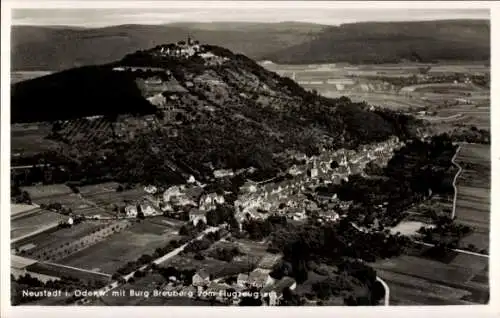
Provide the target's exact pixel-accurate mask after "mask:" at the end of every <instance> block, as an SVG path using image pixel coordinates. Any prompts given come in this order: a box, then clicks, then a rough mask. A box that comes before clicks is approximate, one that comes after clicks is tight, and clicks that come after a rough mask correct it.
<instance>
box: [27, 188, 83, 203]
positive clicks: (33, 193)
mask: <svg viewBox="0 0 500 318" xmlns="http://www.w3.org/2000/svg"><path fill="white" fill-rule="evenodd" d="M21 190H23V191H26V192H28V194H29V195H30V198H31V200H33V201H34V202H36V201H37V200H38V199H42V198H47V197H54V196H63V195H69V194H72V193H73V191H72V190H71V189H70V188H69V187H68V186H66V185H64V184H51V185H37V186H29V187H21Z"/></svg>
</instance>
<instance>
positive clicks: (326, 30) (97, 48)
mask: <svg viewBox="0 0 500 318" xmlns="http://www.w3.org/2000/svg"><path fill="white" fill-rule="evenodd" d="M188 34H189V35H191V36H193V37H194V38H196V39H198V40H200V41H201V42H202V43H211V44H214V45H220V46H224V47H226V48H228V49H230V50H232V51H233V52H236V53H243V54H245V55H246V56H248V57H250V58H252V59H255V60H263V59H266V60H272V61H274V62H277V63H293V64H300V63H323V62H350V63H383V62H391V63H392V62H400V61H405V60H410V61H423V62H432V61H435V60H465V61H469V60H488V59H489V57H490V23H489V21H488V20H443V21H425V22H380V23H379V22H369V23H352V24H344V25H340V26H338V27H332V26H325V25H318V24H311V23H299V22H282V23H246V22H241V23H240V22H224V23H174V24H167V25H119V26H112V27H105V28H93V29H90V28H74V27H60V26H58V27H45V26H44V27H42V26H13V28H12V50H11V58H12V69H13V70H24V71H27V70H37V71H43V70H50V71H58V70H63V69H68V68H72V67H78V66H84V65H94V64H103V63H108V62H112V61H116V60H118V59H120V58H121V57H122V56H124V55H126V54H129V53H133V52H135V51H137V50H139V49H141V48H144V47H153V46H155V45H158V44H160V43H168V42H176V41H178V40H181V39H183V38H185V37H186V36H187V35H188Z"/></svg>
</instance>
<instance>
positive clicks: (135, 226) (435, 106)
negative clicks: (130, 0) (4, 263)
mask: <svg viewBox="0 0 500 318" xmlns="http://www.w3.org/2000/svg"><path fill="white" fill-rule="evenodd" d="M10 38H11V39H10V75H11V78H10V115H11V118H10V120H11V125H10V133H11V137H10V148H11V149H10V193H11V197H10V251H8V252H10V302H11V304H12V306H396V307H397V306H425V305H429V306H431V305H432V306H435V305H440V306H442V305H486V304H489V303H490V278H489V251H490V223H491V222H490V200H491V198H490V188H491V186H490V184H491V177H490V175H491V156H490V142H491V135H490V117H491V116H490V58H491V56H490V55H491V54H490V10H489V9H453V8H449V9H432V8H428V9H424V8H422V9H397V8H394V9H383V10H382V9H376V8H373V9H363V8H356V9H347V8H335V7H333V6H332V7H330V8H329V7H322V8H319V7H313V6H311V7H310V8H308V7H304V6H301V7H293V6H285V5H281V6H280V7H279V9H276V10H274V9H269V8H259V7H254V8H250V7H246V8H245V9H239V8H238V7H237V6H234V5H232V6H229V5H228V7H227V8H224V7H221V6H217V7H216V6H210V5H206V6H205V7H199V8H197V7H192V6H191V7H186V8H183V7H180V6H179V5H177V6H175V7H171V8H169V7H165V6H163V7H161V8H147V7H145V8H142V9H138V8H134V9H131V8H123V7H122V8H114V9H113V8H75V9H69V8H32V9H28V8H15V9H13V10H12V11H11V25H10ZM7 86H9V84H7ZM2 107H3V105H2ZM6 171H7V172H8V170H6ZM6 178H7V176H6ZM7 207H8V206H7ZM4 212H6V211H4ZM7 213H8V212H6V213H5V214H7ZM7 220H8V219H7ZM7 222H8V221H7ZM6 252H7V251H6Z"/></svg>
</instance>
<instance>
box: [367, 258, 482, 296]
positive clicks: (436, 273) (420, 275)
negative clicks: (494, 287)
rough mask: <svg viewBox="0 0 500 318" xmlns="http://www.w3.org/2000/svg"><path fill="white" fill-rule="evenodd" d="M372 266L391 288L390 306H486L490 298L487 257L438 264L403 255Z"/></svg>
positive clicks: (437, 262)
mask: <svg viewBox="0 0 500 318" xmlns="http://www.w3.org/2000/svg"><path fill="white" fill-rule="evenodd" d="M372 266H373V267H374V268H375V269H376V270H377V274H378V275H379V276H380V277H381V278H382V279H383V280H384V281H385V282H386V283H387V284H388V286H389V288H390V291H391V292H390V304H391V305H467V304H485V303H487V302H488V299H489V284H488V279H487V277H488V276H487V275H488V274H487V267H488V258H484V257H479V256H473V255H467V254H457V255H455V256H454V257H453V258H452V259H451V260H450V261H449V262H440V261H437V260H432V259H428V258H426V257H423V256H419V255H404V256H400V257H398V258H394V259H389V260H380V261H378V262H376V263H374V264H372Z"/></svg>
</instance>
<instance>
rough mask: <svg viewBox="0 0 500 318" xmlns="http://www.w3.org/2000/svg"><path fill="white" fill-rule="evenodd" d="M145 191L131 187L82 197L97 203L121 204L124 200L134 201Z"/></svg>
mask: <svg viewBox="0 0 500 318" xmlns="http://www.w3.org/2000/svg"><path fill="white" fill-rule="evenodd" d="M145 194H146V193H145V192H144V190H143V189H131V190H125V191H122V192H116V191H114V192H103V193H97V194H90V195H84V196H83V197H84V198H86V199H88V200H90V201H92V202H94V203H96V204H97V205H101V206H102V205H110V204H121V203H124V202H126V201H132V202H135V201H137V200H139V199H141V198H142V197H143V196H144V195H145Z"/></svg>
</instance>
